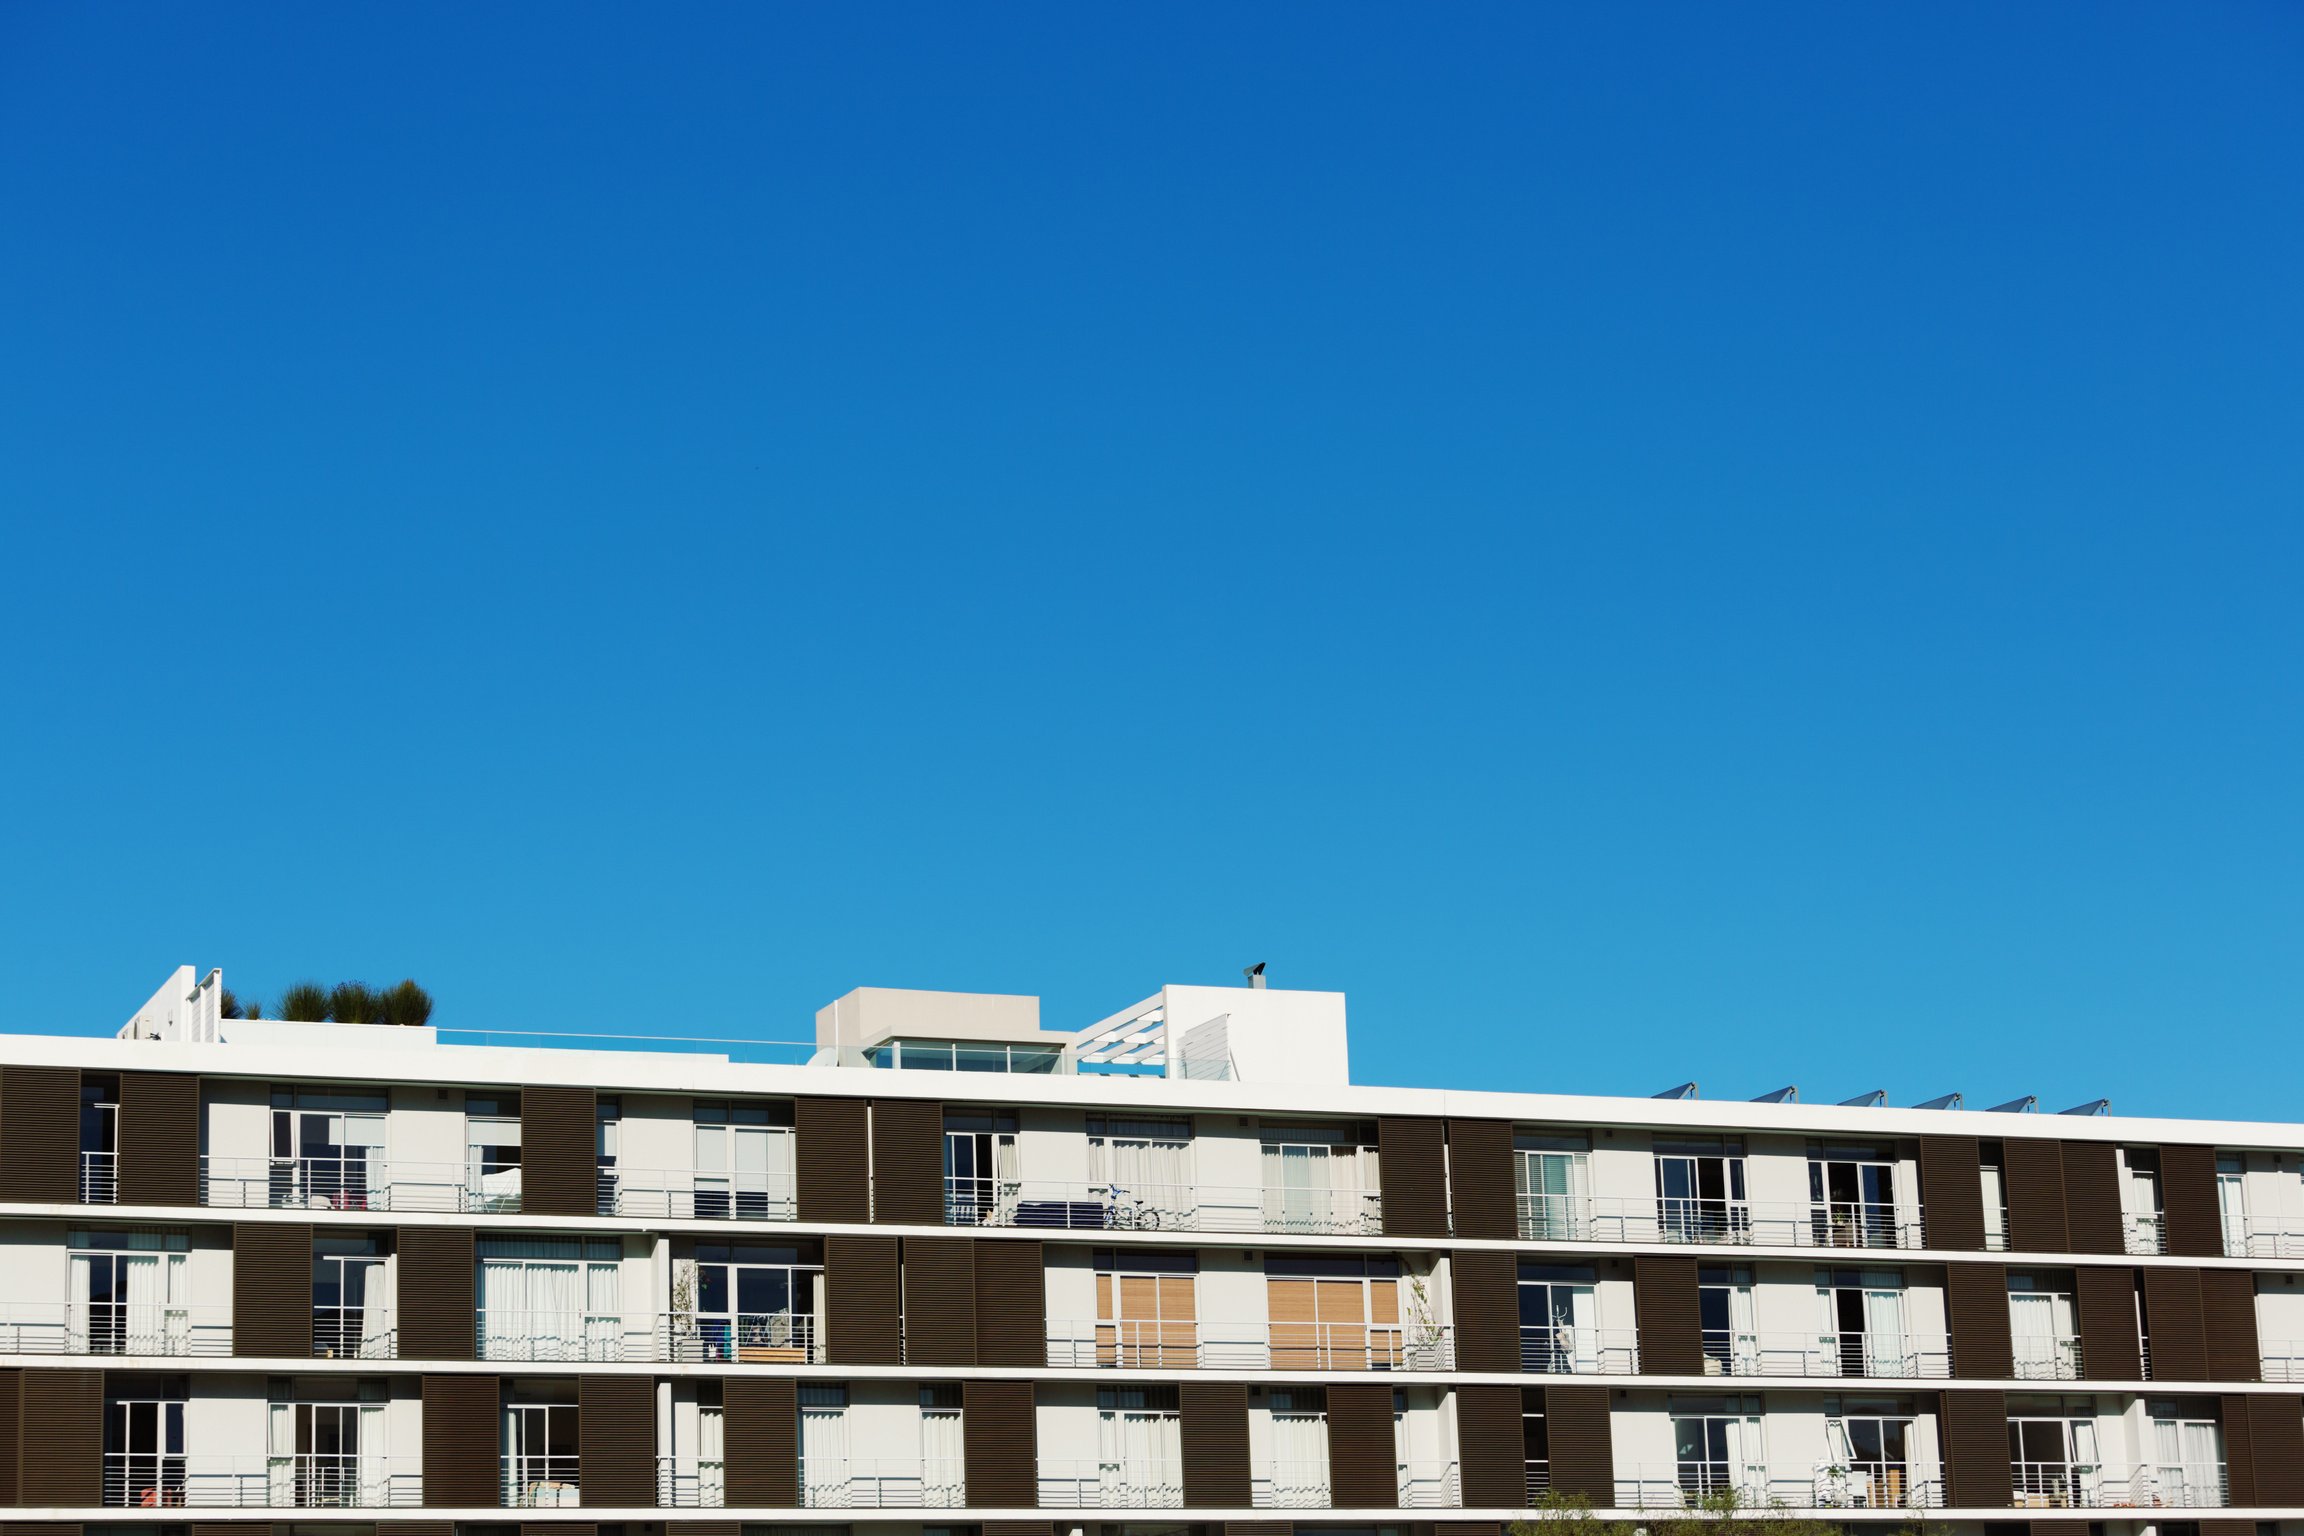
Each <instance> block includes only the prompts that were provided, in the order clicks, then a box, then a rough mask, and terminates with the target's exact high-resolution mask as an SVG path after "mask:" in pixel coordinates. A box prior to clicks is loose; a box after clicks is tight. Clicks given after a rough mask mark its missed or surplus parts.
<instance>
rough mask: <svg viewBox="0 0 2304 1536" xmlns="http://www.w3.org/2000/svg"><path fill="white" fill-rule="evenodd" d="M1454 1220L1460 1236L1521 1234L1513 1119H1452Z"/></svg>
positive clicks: (1451, 1206)
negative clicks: (1513, 1156)
mask: <svg viewBox="0 0 2304 1536" xmlns="http://www.w3.org/2000/svg"><path fill="white" fill-rule="evenodd" d="M1448 1203H1449V1219H1450V1221H1451V1223H1452V1224H1453V1225H1454V1227H1455V1229H1456V1235H1457V1236H1458V1237H1493V1238H1502V1239H1510V1238H1515V1237H1518V1236H1519V1235H1520V1200H1519V1194H1518V1187H1517V1185H1516V1184H1515V1183H1514V1180H1513V1175H1512V1122H1510V1121H1509V1120H1451V1121H1449V1122H1448Z"/></svg>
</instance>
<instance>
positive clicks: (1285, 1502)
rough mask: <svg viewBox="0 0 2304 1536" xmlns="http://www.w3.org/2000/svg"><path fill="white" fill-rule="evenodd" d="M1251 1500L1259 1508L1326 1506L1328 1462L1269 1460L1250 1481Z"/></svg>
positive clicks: (1311, 1507)
mask: <svg viewBox="0 0 2304 1536" xmlns="http://www.w3.org/2000/svg"><path fill="white" fill-rule="evenodd" d="M1248 1502H1249V1504H1250V1505H1252V1506H1253V1507H1255V1508H1257V1509H1326V1508H1327V1507H1328V1463H1327V1461H1326V1460H1325V1459H1323V1460H1320V1461H1269V1462H1266V1463H1265V1464H1264V1465H1263V1467H1262V1468H1261V1469H1259V1470H1258V1472H1257V1473H1256V1476H1255V1478H1254V1479H1253V1480H1252V1481H1251V1482H1250V1483H1249V1487H1248Z"/></svg>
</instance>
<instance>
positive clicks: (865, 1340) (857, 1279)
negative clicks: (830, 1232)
mask: <svg viewBox="0 0 2304 1536" xmlns="http://www.w3.org/2000/svg"><path fill="white" fill-rule="evenodd" d="M898 1284H899V1280H898V1275H897V1266H896V1239H894V1238H892V1237H827V1238H826V1239H824V1349H825V1358H826V1359H828V1360H830V1361H831V1362H832V1363H833V1364H834V1365H902V1364H903V1363H904V1342H903V1333H902V1326H901V1324H900V1323H899V1321H898V1316H897V1307H898V1305H899V1302H898V1299H897V1286H898Z"/></svg>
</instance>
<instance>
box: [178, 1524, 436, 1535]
mask: <svg viewBox="0 0 2304 1536" xmlns="http://www.w3.org/2000/svg"><path fill="white" fill-rule="evenodd" d="M271 1530H272V1526H271V1522H269V1521H265V1520H195V1521H193V1522H192V1526H191V1532H192V1536H260V1533H261V1536H270V1533H271ZM455 1532H456V1524H455V1522H454V1521H452V1520H395V1521H393V1522H392V1536H455Z"/></svg>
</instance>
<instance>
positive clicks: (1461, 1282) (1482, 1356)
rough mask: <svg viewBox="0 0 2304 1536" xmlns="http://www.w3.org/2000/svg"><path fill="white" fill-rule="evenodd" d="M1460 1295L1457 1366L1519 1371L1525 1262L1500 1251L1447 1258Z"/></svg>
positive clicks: (1466, 1252) (1464, 1252) (1463, 1253)
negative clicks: (1522, 1264) (1522, 1265)
mask: <svg viewBox="0 0 2304 1536" xmlns="http://www.w3.org/2000/svg"><path fill="white" fill-rule="evenodd" d="M1448 1271H1449V1281H1450V1284H1451V1286H1452V1287H1453V1288H1454V1291H1455V1297H1456V1365H1457V1368H1458V1369H1459V1370H1466V1371H1517V1370H1519V1369H1520V1263H1519V1260H1517V1259H1516V1258H1514V1257H1513V1256H1512V1255H1511V1254H1509V1253H1500V1252H1498V1251H1496V1250H1495V1249H1492V1248H1489V1249H1477V1250H1467V1249H1462V1248H1459V1249H1457V1250H1456V1251H1455V1252H1453V1253H1451V1254H1450V1255H1449V1256H1448Z"/></svg>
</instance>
